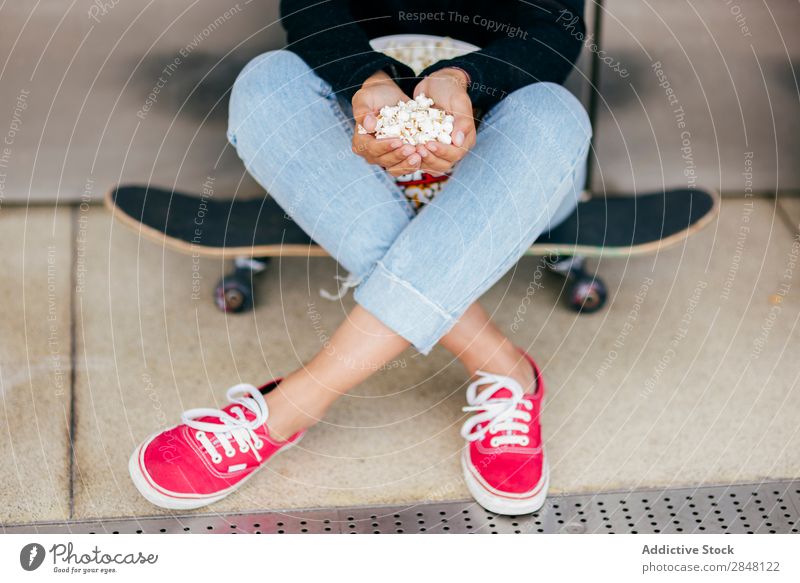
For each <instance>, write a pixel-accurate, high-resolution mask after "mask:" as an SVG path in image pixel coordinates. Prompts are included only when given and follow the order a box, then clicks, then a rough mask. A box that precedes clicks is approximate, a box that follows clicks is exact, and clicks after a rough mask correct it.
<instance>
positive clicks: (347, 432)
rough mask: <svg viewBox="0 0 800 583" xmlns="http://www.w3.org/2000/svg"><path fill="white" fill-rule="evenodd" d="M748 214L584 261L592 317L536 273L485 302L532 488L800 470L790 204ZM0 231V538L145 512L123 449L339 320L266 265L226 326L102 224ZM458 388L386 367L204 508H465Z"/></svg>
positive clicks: (411, 360) (59, 219) (289, 266)
mask: <svg viewBox="0 0 800 583" xmlns="http://www.w3.org/2000/svg"><path fill="white" fill-rule="evenodd" d="M749 202H750V200H747V199H736V198H733V199H726V200H725V201H724V203H723V209H722V215H721V219H720V221H719V222H718V223H716V224H713V225H712V226H710V227H709V228H708V229H707V230H706V231H704V232H703V233H701V234H700V235H698V236H696V237H693V238H692V239H690V240H689V241H688V242H687V243H686V245H685V246H682V247H679V248H675V249H672V250H669V251H666V252H664V253H661V254H659V255H656V256H651V257H643V258H638V259H635V260H604V261H602V262H600V264H599V266H598V268H599V272H600V273H601V274H602V276H603V277H604V278H605V280H606V283H607V285H608V287H609V290H610V293H611V298H610V300H609V304H610V305H609V306H608V308H607V309H606V310H605V311H603V312H601V313H598V314H595V315H590V316H589V315H583V316H579V315H575V314H573V313H571V312H569V311H568V310H567V309H566V308H565V307H564V305H563V302H562V301H561V299H560V298H559V295H560V294H561V293H562V290H561V281H560V280H558V279H557V278H554V277H551V276H550V275H548V274H544V275H542V274H541V273H540V272H539V271H538V265H539V260H538V259H536V258H526V259H524V260H523V261H521V262H520V264H519V265H518V267H517V268H516V270H515V272H514V273H512V274H509V275H508V276H506V277H505V278H504V279H503V280H502V281H501V282H500V283H498V285H496V286H495V287H494V288H493V289H492V290H491V291H490V292H489V294H487V296H486V298H485V305H486V306H487V307H488V308H489V309H490V310H492V311H494V312H495V317H496V320H497V321H498V322H499V324H500V325H501V326H502V327H503V328H504V329H505V330H507V331H509V333H510V334H511V335H512V336H513V337H514V338H515V340H516V341H517V342H518V343H519V344H520V345H522V346H525V347H527V348H529V349H530V350H531V352H532V353H533V354H535V355H536V356H537V358H538V359H539V360H540V362H541V364H542V365H543V366H544V372H545V375H546V379H547V382H548V384H549V397H548V403H547V405H546V411H545V418H544V421H545V430H546V434H547V444H548V456H549V459H550V464H551V467H552V471H553V476H552V488H553V490H554V491H556V492H591V491H601V490H611V489H617V488H623V489H632V488H641V487H650V486H653V487H657V486H663V487H675V486H685V485H696V484H716V483H730V482H744V481H752V480H760V479H767V478H769V479H779V478H791V477H796V476H797V475H798V474H799V473H800V430H798V425H797V422H796V418H797V415H796V413H797V411H798V410H800V391H798V390H797V389H798V375H800V365H798V364H797V359H796V356H795V354H794V348H795V347H796V346H797V342H798V340H799V339H800V331H798V326H797V324H798V318H800V299H799V296H798V293H797V289H796V288H797V282H796V281H794V278H796V277H797V275H796V274H797V268H796V266H795V270H794V272H791V271H790V268H791V267H792V262H793V261H794V260H796V259H797V248H796V247H793V246H792V242H793V230H792V229H790V228H789V219H787V216H793V217H794V218H793V219H791V220H794V221H795V224H796V223H797V220H798V218H800V217H798V215H800V212H798V210H800V207H798V205H797V201H795V200H792V201H787V204H786V210H787V213H788V215H787V214H785V213H778V212H776V206H775V204H774V202H773V201H770V200H763V199H762V200H758V201H756V202H755V204H754V205H753V207H752V212H750V209H751V207H749V206H748V204H749ZM26 212H27V215H26ZM0 225H2V226H3V227H4V228H3V229H0V241H2V244H3V245H4V246H5V247H4V248H5V249H11V250H13V252H12V253H8V252H7V253H6V254H4V256H3V261H4V262H5V263H6V273H7V274H13V276H12V277H6V278H5V279H3V280H2V281H0V296H1V297H2V298H4V302H3V307H2V310H3V311H2V315H3V318H4V319H3V321H4V322H7V323H8V324H7V327H6V334H5V335H4V339H3V343H2V347H1V348H2V352H1V353H0V354H1V355H2V361H0V366H2V369H0V373H1V375H0V378H1V379H2V382H3V385H2V394H3V396H4V399H3V406H4V415H3V416H2V417H0V423H2V424H3V428H2V429H3V431H2V435H3V437H2V443H0V453H1V454H2V455H3V457H2V459H3V464H4V470H5V471H3V472H2V477H0V500H2V503H3V508H2V515H0V516H1V518H0V521H2V522H3V523H18V522H26V521H31V520H47V519H62V518H65V517H68V516H72V517H73V518H90V517H110V516H130V515H153V514H158V510H157V509H156V508H154V507H152V506H150V505H149V504H148V503H146V502H145V501H144V500H142V499H141V498H140V497H139V496H138V494H137V493H136V491H135V490H134V488H133V486H132V485H131V483H130V481H129V479H128V475H127V459H128V455H129V453H130V451H131V450H132V448H133V446H134V445H135V444H136V443H137V442H138V441H139V440H141V439H142V438H144V437H145V436H147V435H148V434H149V433H150V432H152V431H154V430H156V429H157V428H159V427H161V426H163V425H165V424H168V423H173V422H175V421H176V420H177V419H178V416H179V414H180V412H181V411H182V410H183V409H184V408H188V407H195V406H211V405H213V404H214V403H217V404H221V399H223V398H224V397H223V394H224V389H225V388H226V387H227V386H229V385H231V384H233V383H236V382H239V381H240V380H241V381H251V382H259V381H262V380H264V379H266V378H268V377H270V376H273V375H279V374H282V373H285V372H287V371H289V370H291V369H292V368H293V367H295V366H297V365H298V364H299V363H300V362H301V361H302V360H304V359H307V358H308V357H309V356H310V355H311V354H312V353H313V352H314V351H315V350H316V349H317V348H319V346H320V344H321V342H322V339H324V337H325V336H326V335H329V334H330V333H331V331H332V330H333V329H334V328H335V326H336V324H337V323H338V322H339V321H341V319H342V318H343V316H344V313H345V309H347V308H349V307H350V306H351V305H352V300H351V299H349V298H348V299H347V300H345V302H344V305H341V304H339V303H336V302H333V303H331V302H327V301H325V300H322V299H320V298H319V296H318V293H317V292H318V290H319V288H321V287H333V286H334V285H335V282H334V281H333V278H332V277H333V275H334V274H335V273H336V268H335V264H334V263H333V262H332V261H331V260H328V259H313V260H308V261H305V260H303V259H293V260H285V261H284V262H283V263H282V264H276V265H273V266H272V267H273V268H272V270H271V273H269V274H267V275H266V276H265V277H264V278H263V279H262V283H263V285H262V286H261V288H260V291H259V292H258V299H259V306H258V308H257V309H256V311H255V312H253V313H251V314H249V315H245V316H226V315H224V314H221V313H219V312H217V311H216V309H215V308H214V307H213V305H212V303H211V299H210V293H211V290H212V288H213V285H214V282H215V280H216V278H217V277H218V276H219V274H220V273H221V270H222V265H221V264H220V263H219V262H218V261H205V260H203V261H196V260H193V258H191V257H185V256H181V255H177V254H175V253H172V252H170V251H167V250H164V249H161V248H160V247H158V246H156V245H153V244H151V243H148V242H146V241H144V240H140V239H139V238H138V237H137V236H136V234H135V233H132V232H130V231H127V230H124V229H123V228H121V227H120V226H119V225H117V224H113V223H112V222H111V221H110V217H109V215H108V214H107V213H106V212H105V211H104V210H103V209H100V208H92V209H91V210H89V211H86V212H81V211H78V210H75V211H70V210H64V209H62V210H58V211H53V210H52V209H46V208H41V209H37V210H36V211H26V210H25V209H8V208H6V209H3V211H2V214H0ZM70 228H72V229H73V236H72V239H73V240H74V243H73V245H72V251H71V252H70V244H69V238H70ZM53 229H55V230H54V231H53ZM50 233H53V234H50ZM740 233H741V237H740ZM43 234H44V235H45V236H44V238H43V239H39V238H38V237H41V236H42V235H43ZM34 235H35V236H36V237H37V238H36V239H34V238H33V236H34ZM737 237H740V238H739V239H737ZM50 245H52V249H54V250H53V251H50V250H49V249H50V247H49V246H50ZM737 245H738V246H737ZM23 251H24V253H25V255H24V256H23V255H22V253H23ZM793 252H794V254H793ZM48 253H49V254H50V255H48ZM52 255H54V256H55V259H54V260H52V261H53V262H54V263H55V264H56V265H57V269H56V271H55V274H56V281H55V282H54V285H55V286H57V290H58V291H57V292H56V294H55V298H56V300H55V310H56V313H57V316H56V320H57V322H58V325H57V334H59V335H60V336H59V339H60V343H59V350H60V351H61V354H62V355H67V356H68V355H69V354H70V350H71V345H70V343H69V339H70V338H74V339H75V346H74V369H73V370H74V382H73V384H72V385H70V383H69V378H70V377H69V370H68V371H67V389H66V392H64V391H61V392H58V391H56V389H55V388H54V386H53V385H54V383H53V378H54V372H53V371H54V368H53V367H54V365H53V364H52V363H53V360H52V352H51V349H49V348H48V344H47V339H48V332H49V328H48V320H47V317H46V316H47V313H48V308H49V304H48V282H47V276H48V272H47V261H48V257H50V256H52ZM70 257H71V258H72V265H73V269H72V271H73V273H74V275H73V283H72V284H70V281H69V278H70V268H69V265H70ZM23 266H24V272H23ZM51 271H52V270H51ZM198 277H199V278H200V279H199V280H198ZM540 286H541V287H540ZM70 287H72V288H74V290H75V291H74V293H73V295H72V310H73V314H74V317H73V319H72V328H70V318H69V302H68V298H69V297H70V295H69V293H68V290H69V289H70ZM23 292H24V293H23ZM781 294H783V295H781ZM526 296H527V297H528V298H529V300H530V301H528V300H525V298H526ZM23 307H24V309H22V308H23ZM515 319H516V321H517V325H516V326H514V322H515ZM70 329H71V330H72V333H70ZM512 330H516V332H514V331H512ZM67 364H69V359H68V360H67ZM67 369H69V367H68V366H67ZM464 380H465V379H464V375H463V374H462V372H461V371H460V369H459V368H458V366H457V365H456V364H454V363H452V362H451V360H450V358H449V357H448V355H447V354H446V353H445V352H443V351H440V350H437V351H434V353H433V354H432V355H431V356H430V357H428V358H422V357H419V356H417V355H415V354H414V353H412V352H409V353H407V354H404V355H402V357H401V358H400V359H398V360H397V362H396V367H395V368H394V369H392V370H386V371H382V372H380V373H379V374H377V375H376V376H375V377H373V378H372V379H371V380H370V381H369V382H367V383H366V384H365V385H364V386H362V387H359V388H358V389H357V390H356V391H354V393H353V394H352V395H351V396H349V397H346V398H345V399H343V400H342V401H340V402H339V403H338V404H337V405H336V406H335V407H334V408H333V410H332V411H331V413H330V415H329V417H328V418H327V419H326V420H325V422H324V423H322V424H320V425H318V426H317V427H316V428H314V430H313V431H311V432H310V433H309V435H308V436H307V438H306V439H305V440H304V441H303V442H302V444H301V445H300V447H298V448H297V449H295V450H293V451H292V452H287V454H286V455H285V456H281V457H279V458H277V459H276V460H275V462H274V463H272V464H270V466H269V467H268V469H266V470H265V471H264V472H263V473H262V474H261V475H259V476H258V477H257V478H255V479H254V480H252V481H250V483H249V484H248V485H247V486H246V487H245V488H244V489H243V490H242V491H241V492H240V493H238V494H237V495H235V496H233V497H231V498H229V499H227V500H225V501H223V502H221V503H219V504H217V505H215V506H214V507H213V508H212V509H211V510H214V511H220V512H225V511H247V510H265V509H275V508H301V507H325V506H334V505H359V504H380V503H387V504H390V503H405V502H416V501H426V500H448V499H460V498H464V497H466V496H467V492H466V490H465V489H464V487H463V485H462V483H461V479H460V470H459V465H458V453H459V448H460V445H461V440H460V438H459V436H458V426H459V422H460V420H461V416H462V413H461V411H460V407H461V405H462V402H463V382H464ZM70 386H71V389H72V390H70ZM70 396H72V397H73V398H74V411H75V414H74V426H75V427H74V429H75V431H74V436H75V447H74V457H73V458H72V462H71V461H70V455H69V448H68V441H67V428H68V426H69V423H70V418H69V411H70V407H69V405H70ZM12 452H13V454H12ZM71 463H72V466H73V474H72V476H73V477H72V480H70V477H69V467H70V464H71ZM6 464H7V465H6ZM71 492H72V495H71ZM70 507H72V508H73V509H72V511H71V510H70Z"/></svg>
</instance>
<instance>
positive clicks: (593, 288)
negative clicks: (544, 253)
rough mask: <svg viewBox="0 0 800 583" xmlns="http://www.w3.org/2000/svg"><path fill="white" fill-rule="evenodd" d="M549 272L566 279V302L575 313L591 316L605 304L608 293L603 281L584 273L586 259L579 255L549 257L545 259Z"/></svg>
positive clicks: (594, 275) (586, 272)
mask: <svg viewBox="0 0 800 583" xmlns="http://www.w3.org/2000/svg"><path fill="white" fill-rule="evenodd" d="M544 261H545V266H546V267H547V269H548V270H549V271H551V272H552V273H555V274H557V275H560V276H561V277H564V278H566V280H567V283H568V284H569V292H568V294H567V301H568V303H569V306H570V307H571V308H572V309H573V310H575V311H576V312H583V313H587V314H591V313H592V312H596V311H598V310H599V309H601V308H602V307H603V306H604V305H605V304H606V299H607V297H608V292H607V291H606V285H605V284H604V283H603V280H602V279H600V278H599V277H598V276H597V275H596V274H592V273H589V272H588V271H586V258H585V257H582V256H580V255H569V256H562V255H551V256H549V257H546V258H545V260H544Z"/></svg>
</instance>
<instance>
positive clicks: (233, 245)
mask: <svg viewBox="0 0 800 583" xmlns="http://www.w3.org/2000/svg"><path fill="white" fill-rule="evenodd" d="M105 204H106V206H107V207H108V208H109V209H110V210H111V211H112V213H113V215H114V218H116V219H117V220H119V221H120V222H122V223H123V224H125V225H127V226H129V227H131V228H132V229H134V230H135V231H136V232H137V233H139V234H140V235H142V236H144V237H145V238H147V239H150V240H152V241H154V242H155V243H158V244H161V245H165V246H166V247H169V248H171V249H174V250H175V251H178V252H181V253H187V254H197V255H201V256H211V257H230V258H234V257H279V256H308V255H326V253H325V251H324V250H323V249H321V248H320V247H319V246H318V245H316V244H315V243H314V242H313V241H312V240H311V239H310V238H309V236H308V235H306V233H305V232H304V231H303V230H302V229H301V228H300V227H299V226H298V225H297V224H295V223H294V222H293V221H292V220H291V219H290V218H288V217H287V216H286V214H285V213H284V211H283V210H282V209H281V208H280V207H279V206H278V204H277V203H276V202H275V201H274V199H272V198H271V197H263V198H256V199H251V200H233V201H231V200H217V199H214V198H210V197H206V198H204V197H201V196H197V195H191V194H185V193H181V192H174V191H171V190H165V189H162V188H157V187H154V186H137V185H126V186H118V187H115V188H113V189H112V190H110V191H109V192H108V193H107V194H106V197H105ZM718 211H719V196H718V195H717V194H716V193H715V192H712V191H705V190H699V189H694V190H690V189H677V190H669V191H666V192H655V193H650V194H640V195H636V196H623V197H610V196H609V197H601V196H595V197H593V198H591V199H590V200H588V201H585V202H581V203H579V204H578V206H577V208H576V210H575V212H573V213H572V215H570V216H569V217H568V218H567V219H566V220H565V221H564V222H563V223H562V224H561V225H559V226H558V227H556V228H555V229H553V230H552V231H551V232H550V233H547V234H545V235H543V236H542V237H540V238H539V239H538V240H537V241H536V242H535V243H534V244H533V245H532V246H531V248H530V249H529V250H528V254H529V255H540V256H547V255H580V256H584V257H599V256H606V257H627V256H630V255H643V254H648V253H655V252H657V251H659V250H663V249H665V248H667V247H669V246H671V245H675V244H677V243H680V242H681V241H683V240H684V239H686V238H687V237H688V236H689V235H691V234H693V233H695V232H697V231H699V230H700V229H702V228H703V227H704V226H705V225H707V224H708V223H709V222H711V220H712V219H713V218H714V217H715V216H716V214H717V212H718Z"/></svg>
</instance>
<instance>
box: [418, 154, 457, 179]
mask: <svg viewBox="0 0 800 583" xmlns="http://www.w3.org/2000/svg"><path fill="white" fill-rule="evenodd" d="M421 167H422V170H424V171H426V172H429V173H431V174H434V175H436V176H441V175H442V174H447V173H448V172H450V170H452V168H453V163H452V162H450V161H448V160H445V159H444V158H439V157H438V156H434V155H433V154H428V156H427V157H426V158H425V159H424V160H423V161H422V165H421Z"/></svg>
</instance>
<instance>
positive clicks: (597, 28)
mask: <svg viewBox="0 0 800 583" xmlns="http://www.w3.org/2000/svg"><path fill="white" fill-rule="evenodd" d="M602 34H603V0H594V27H593V30H592V35H593V36H594V42H595V44H596V45H597V46H598V47H600V46H601V43H602V38H603V37H602ZM590 69H591V70H590V71H589V82H590V85H591V86H590V87H589V92H590V93H589V120H590V121H591V123H592V130H593V132H592V133H593V135H592V142H591V147H590V148H589V156H588V157H587V159H586V189H587V190H588V191H589V192H591V187H592V177H593V174H594V170H593V168H594V161H595V160H596V156H595V154H594V148H595V140H596V139H597V134H596V131H595V129H596V124H597V103H598V98H599V97H600V55H599V54H598V51H595V52H594V53H592V61H591V67H590Z"/></svg>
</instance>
